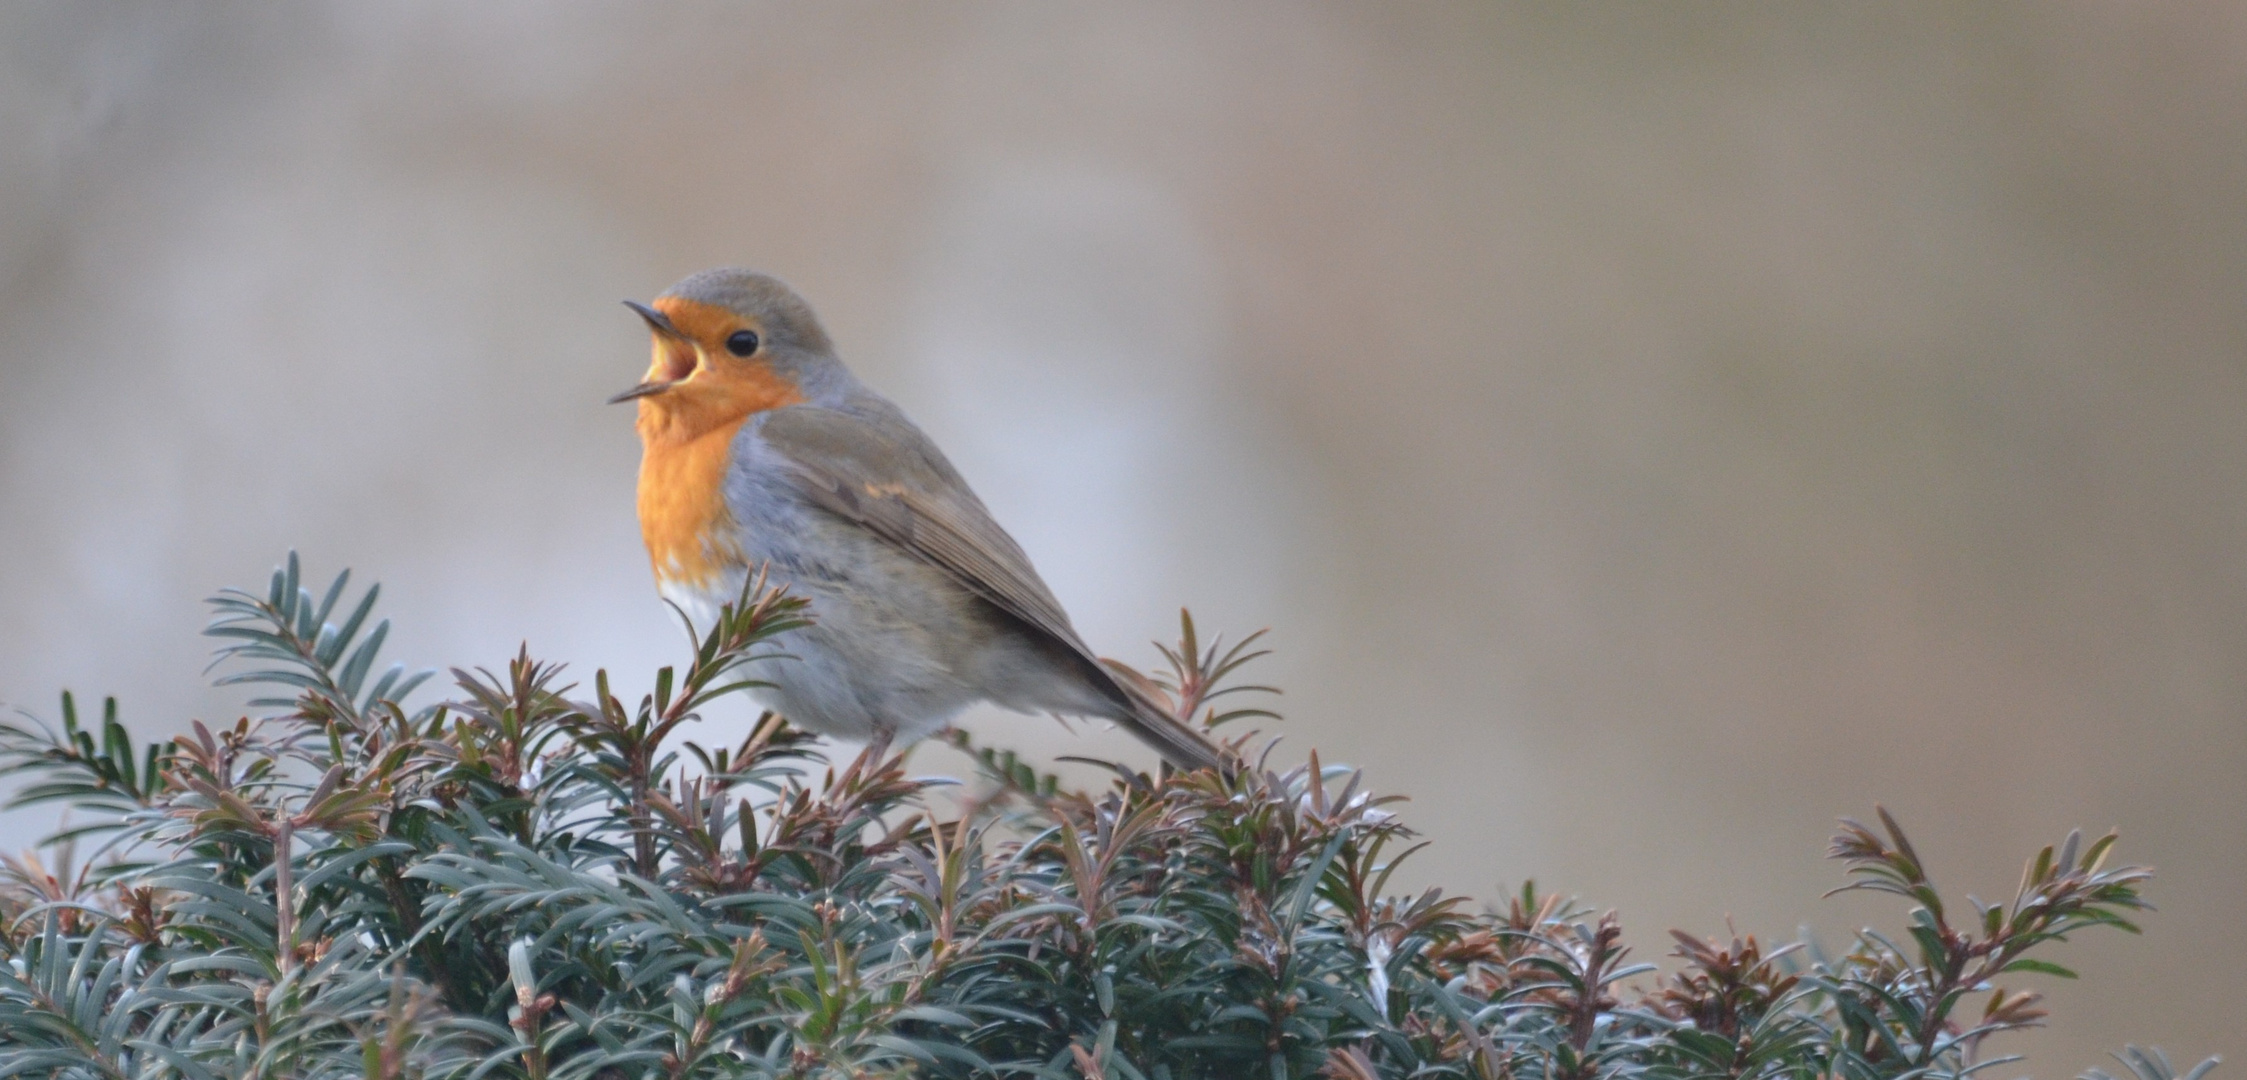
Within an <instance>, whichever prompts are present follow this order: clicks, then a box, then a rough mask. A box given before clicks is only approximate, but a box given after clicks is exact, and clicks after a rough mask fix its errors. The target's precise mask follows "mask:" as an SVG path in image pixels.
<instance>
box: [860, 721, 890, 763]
mask: <svg viewBox="0 0 2247 1080" xmlns="http://www.w3.org/2000/svg"><path fill="white" fill-rule="evenodd" d="M895 735H896V733H895V732H893V731H891V730H890V729H888V728H885V727H878V728H875V729H874V737H873V738H872V739H871V740H869V741H868V742H867V743H866V767H867V768H868V769H869V770H872V769H878V768H881V765H882V759H883V758H886V757H888V756H889V741H890V739H891V738H892V737H894V736H895Z"/></svg>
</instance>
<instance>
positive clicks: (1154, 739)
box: [1100, 660, 1235, 769]
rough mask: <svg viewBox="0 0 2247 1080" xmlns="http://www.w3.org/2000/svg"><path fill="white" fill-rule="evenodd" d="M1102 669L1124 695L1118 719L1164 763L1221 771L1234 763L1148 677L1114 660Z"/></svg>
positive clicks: (1230, 755)
mask: <svg viewBox="0 0 2247 1080" xmlns="http://www.w3.org/2000/svg"><path fill="white" fill-rule="evenodd" d="M1100 667H1101V670H1102V671H1103V672H1104V673H1105V674H1106V675H1107V676H1108V679H1109V681H1110V682H1111V683H1113V684H1114V685H1115V687H1116V689H1117V690H1120V691H1122V693H1123V697H1124V701H1123V704H1124V705H1125V706H1126V708H1125V710H1124V712H1123V715H1121V716H1119V717H1118V718H1117V719H1118V720H1119V721H1121V722H1122V723H1123V725H1124V726H1125V727H1126V728H1128V729H1130V731H1131V733H1132V735H1133V736H1135V737H1137V738H1138V739H1139V741H1140V742H1143V743H1146V744H1147V745H1148V746H1151V747H1153V748H1154V749H1155V751H1156V752H1157V753H1159V754H1161V755H1162V756H1163V758H1164V760H1166V761H1169V762H1170V763H1171V764H1172V765H1176V766H1178V767H1179V768H1181V769H1221V768H1224V767H1226V765H1227V764H1228V763H1229V762H1231V761H1232V760H1233V759H1234V756H1235V755H1233V754H1232V753H1231V752H1230V751H1228V750H1227V749H1226V748H1225V747H1224V746H1222V745H1220V744H1218V742H1217V741H1216V740H1214V739H1211V738H1210V737H1209V736H1208V735H1205V734H1203V733H1202V732H1201V730H1200V729H1199V728H1196V727H1195V726H1193V725H1192V724H1190V723H1188V722H1186V721H1184V720H1181V719H1179V718H1178V716H1177V714H1176V713H1174V712H1172V710H1171V706H1170V703H1169V702H1168V701H1165V700H1164V695H1163V693H1162V691H1161V689H1159V688H1158V687H1156V686H1155V685H1154V684H1153V683H1152V682H1150V681H1149V680H1148V679H1147V677H1146V676H1145V675H1141V674H1140V673H1139V672H1137V671H1134V670H1133V669H1131V668H1130V667H1128V666H1126V665H1123V664H1119V663H1117V662H1115V661H1113V660H1103V661H1101V662H1100Z"/></svg>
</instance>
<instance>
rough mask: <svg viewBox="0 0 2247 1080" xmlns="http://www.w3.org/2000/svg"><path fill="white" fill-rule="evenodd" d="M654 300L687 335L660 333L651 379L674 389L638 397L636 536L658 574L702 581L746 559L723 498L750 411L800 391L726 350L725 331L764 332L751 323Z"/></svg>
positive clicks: (799, 396)
mask: <svg viewBox="0 0 2247 1080" xmlns="http://www.w3.org/2000/svg"><path fill="white" fill-rule="evenodd" d="M653 306H654V307H655V308H656V309H657V310H659V311H661V312H663V314H664V315H665V316H667V317H669V318H670V320H671V324H672V325H673V326H675V327H677V328H678V329H679V332H680V334H681V335H682V336H683V337H684V338H685V339H686V340H684V341H675V340H667V339H666V338H665V337H664V335H662V334H657V335H655V364H654V366H653V368H651V370H650V372H649V378H650V379H651V380H660V381H664V382H671V383H673V384H674V385H672V386H671V387H669V388H668V389H665V390H663V391H660V392H658V393H654V394H650V395H648V396H646V397H643V398H641V399H640V403H639V408H640V417H639V424H638V428H639V432H640V445H641V448H642V453H641V457H640V498H639V504H640V506H639V508H640V536H641V539H643V540H645V541H646V543H647V547H648V558H649V561H651V562H652V563H653V564H654V566H655V573H656V576H657V577H659V578H662V579H664V580H666V581H672V582H678V583H680V584H685V585H692V586H705V585H710V584H713V583H715V582H716V581H717V579H718V577H719V576H720V575H721V574H722V573H723V572H724V571H725V570H727V569H728V568H731V567H734V566H739V565H741V563H742V562H743V561H744V556H743V555H742V553H741V548H740V544H739V542H738V541H737V540H736V539H735V537H734V530H735V528H736V525H735V522H734V520H733V515H732V514H731V513H730V512H728V511H727V509H726V502H725V478H726V470H727V468H728V466H730V465H731V464H732V457H733V439H734V435H735V434H736V433H738V432H739V431H740V430H741V425H742V424H743V423H744V422H746V421H747V420H748V419H749V417H751V416H752V415H755V414H756V413H760V412H763V411H765V410H767V409H777V408H782V407H784V406H788V405H796V404H801V403H802V402H803V400H804V396H803V393H802V392H801V391H800V390H798V389H797V388H796V386H795V384H794V383H792V382H790V381H788V380H787V379H785V378H782V377H781V376H780V375H779V374H778V373H777V372H775V371H773V370H772V366H771V365H770V364H767V363H765V362H763V361H762V360H761V359H759V358H756V357H751V358H746V359H745V358H742V357H736V356H733V355H731V354H730V353H728V352H727V351H726V348H725V339H726V337H727V335H730V334H732V333H733V332H735V331H737V330H754V331H757V332H758V333H759V334H762V333H763V332H764V328H763V327H762V326H759V325H757V323H756V321H755V320H752V319H747V318H743V317H742V316H740V315H737V314H735V313H733V312H731V311H728V310H726V309H724V308H721V307H718V306H715V305H712V304H704V303H699V302H696V301H693V300H682V299H679V298H678V297H671V296H666V297H663V298H660V299H658V300H656V301H655V302H654V304H653ZM690 350H691V351H692V353H694V355H693V356H691V357H690V356H688V355H687V354H688V352H689V351H690ZM690 360H691V363H690V362H689V361H690Z"/></svg>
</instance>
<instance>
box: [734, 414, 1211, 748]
mask: <svg viewBox="0 0 2247 1080" xmlns="http://www.w3.org/2000/svg"><path fill="white" fill-rule="evenodd" d="M757 434H758V436H759V437H760V438H761V439H762V441H763V444H764V446H763V449H764V451H765V452H767V453H769V454H771V455H773V457H774V458H775V459H777V460H776V462H775V463H776V464H779V465H780V466H781V468H780V470H779V471H780V472H781V473H782V475H784V476H786V477H787V480H788V484H789V486H790V487H791V488H792V489H794V490H795V492H796V493H797V494H799V495H801V496H803V497H804V498H805V499H807V500H809V501H810V502H811V503H812V505H814V506H817V507H819V508H821V509H823V510H826V511H827V512H829V513H832V514H835V515H838V516H840V517H842V518H844V519H846V520H849V521H854V522H857V523H858V524H859V525H861V526H864V527H865V528H866V529H867V530H868V531H870V532H872V533H873V534H874V535H876V536H879V537H881V538H883V539H884V540H887V541H889V542H890V543H893V544H896V545H897V546H898V547H900V548H902V549H904V550H905V551H907V552H909V553H911V554H913V555H914V556H916V557H918V558H921V559H924V560H927V561H928V562H929V563H931V564H933V565H935V566H936V567H938V568H939V569H942V570H943V571H945V572H946V573H948V574H951V575H952V577H953V579H954V580H957V581H958V582H960V583H961V584H962V585H965V586H966V587H968V588H969V589H972V590H974V591H975V592H976V593H977V594H978V595H981V596H982V597H983V598H984V599H986V600H989V601H990V602H991V603H993V604H996V605H998V607H999V609H1000V610H1002V611H1005V612H1007V613H1008V614H1010V615H1013V616H1014V617H1015V618H1017V619H1020V620H1022V621H1023V622H1024V623H1026V624H1028V625H1030V626H1032V627H1034V628H1036V629H1038V630H1040V631H1043V632H1045V633H1046V634H1049V635H1051V636H1052V637H1053V639H1054V640H1055V641H1058V642H1060V643H1061V644H1062V645H1064V646H1066V647H1067V648H1069V649H1070V650H1071V651H1073V652H1075V653H1076V654H1077V655H1078V656H1079V657H1081V658H1083V660H1084V662H1085V665H1086V670H1087V671H1088V673H1090V674H1092V675H1094V676H1095V677H1096V678H1099V679H1101V680H1103V681H1104V684H1105V686H1106V687H1107V689H1109V690H1112V691H1113V692H1114V693H1115V694H1116V695H1117V699H1116V700H1117V704H1118V705H1121V706H1123V712H1122V714H1121V715H1120V716H1119V717H1118V718H1119V719H1121V720H1122V721H1123V722H1124V724H1125V726H1126V727H1128V728H1129V729H1130V730H1131V731H1132V733H1133V734H1135V735H1137V736H1138V737H1140V738H1141V739H1144V740H1146V741H1147V742H1148V744H1150V745H1152V746H1154V747H1156V748H1157V749H1158V750H1160V751H1161V752H1162V754H1163V756H1164V757H1166V758H1168V759H1170V760H1171V761H1172V762H1173V763H1175V764H1178V765H1181V766H1184V767H1186V768H1210V767H1217V766H1220V765H1222V764H1223V763H1224V762H1225V761H1226V760H1227V759H1226V751H1225V750H1224V749H1222V748H1221V747H1219V746H1217V745H1216V744H1215V743H1213V742H1211V741H1210V740H1209V739H1208V738H1207V737H1205V736H1204V735H1202V734H1201V733H1200V732H1199V731H1196V730H1195V729H1193V728H1192V727H1189V726H1188V725H1186V724H1183V723H1180V722H1179V721H1178V720H1177V719H1175V718H1174V717H1172V716H1171V715H1170V713H1169V710H1168V708H1167V707H1166V706H1165V705H1164V704H1163V703H1161V702H1160V701H1158V700H1157V699H1156V698H1155V696H1154V694H1153V693H1152V691H1151V690H1150V688H1149V687H1147V686H1146V685H1144V680H1143V679H1140V678H1137V677H1132V678H1125V677H1123V676H1122V675H1121V674H1120V673H1119V672H1117V671H1116V670H1113V669H1111V668H1110V667H1109V666H1108V665H1106V664H1105V663H1103V662H1102V661H1101V660H1100V658H1099V657H1097V656H1094V655H1093V653H1092V650H1091V649H1090V648H1088V647H1087V646H1086V645H1085V643H1084V639H1082V638H1079V637H1078V636H1077V631H1076V629H1075V628H1074V627H1071V626H1070V625H1069V616H1068V615H1067V614H1065V613H1064V612H1063V611H1062V610H1061V604H1060V602H1059V601H1056V600H1055V599H1054V598H1053V593H1052V592H1051V591H1050V590H1048V589H1047V588H1046V586H1045V582H1044V581H1041V580H1039V578H1038V572H1037V571H1036V570H1034V569H1032V568H1031V566H1030V557H1029V556H1027V555H1025V554H1023V552H1022V548H1021V546H1020V545H1017V544H1016V543H1015V542H1014V538H1013V537H1011V536H1008V535H1007V534H1006V530H1004V529H1001V528H999V523H998V522H996V521H993V520H992V519H991V513H990V511H988V510H985V509H984V508H983V503H982V501H981V500H979V499H977V498H976V497H975V493H974V492H972V491H970V490H968V486H967V482H966V481H964V480H962V479H961V478H960V475H959V473H958V472H956V471H954V470H953V468H952V465H951V463H950V462H948V461H945V460H944V455H943V454H942V453H940V452H938V451H937V449H936V446H935V444H933V443H931V442H929V440H928V436H926V435H923V434H921V432H920V429H918V428H916V427H914V426H913V424H912V422H911V421H909V420H907V419H905V417H904V414H902V413H900V412H898V411H897V409H896V407H895V406H893V405H890V404H889V403H888V402H885V401H879V400H875V401H867V402H863V403H859V405H858V408H857V409H855V410H854V411H842V410H833V409H822V408H813V407H805V406H798V407H795V408H787V409H776V410H774V411H773V412H770V413H767V414H765V416H764V418H763V420H762V422H761V423H760V425H759V427H758V429H757Z"/></svg>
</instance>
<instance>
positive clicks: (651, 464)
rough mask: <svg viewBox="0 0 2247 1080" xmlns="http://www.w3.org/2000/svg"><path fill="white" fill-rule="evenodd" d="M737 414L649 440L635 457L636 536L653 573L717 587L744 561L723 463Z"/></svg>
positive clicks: (736, 426)
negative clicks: (680, 435) (689, 432)
mask: <svg viewBox="0 0 2247 1080" xmlns="http://www.w3.org/2000/svg"><path fill="white" fill-rule="evenodd" d="M747 419H748V417H746V416H745V417H742V418H741V419H740V420H735V421H734V422H732V423H730V424H720V425H718V426H716V427H713V428H711V429H710V430H708V431H704V432H701V433H700V434H697V435H695V436H694V437H692V438H688V439H678V440H672V439H650V440H648V441H647V443H646V448H645V453H644V454H643V455H642V456H641V458H640V536H641V538H642V539H644V540H646V541H647V545H648V560H649V562H651V563H653V564H654V566H655V576H656V577H658V578H661V579H663V580H665V581H669V582H675V583H678V584H681V585H688V586H693V587H709V586H713V585H716V584H717V583H718V581H719V579H720V577H721V576H722V575H723V574H724V573H725V572H726V571H727V570H728V569H731V568H734V567H738V566H740V565H742V564H743V563H744V562H746V561H747V560H746V557H745V556H744V555H743V554H742V552H741V545H740V543H739V542H738V541H737V540H736V539H735V536H734V530H735V525H734V520H733V514H732V513H731V512H729V511H728V510H727V509H726V497H725V480H726V465H727V463H728V461H729V460H730V456H731V455H730V451H731V449H732V447H733V437H734V433H735V432H738V431H740V430H741V424H742V421H743V420H747Z"/></svg>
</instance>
